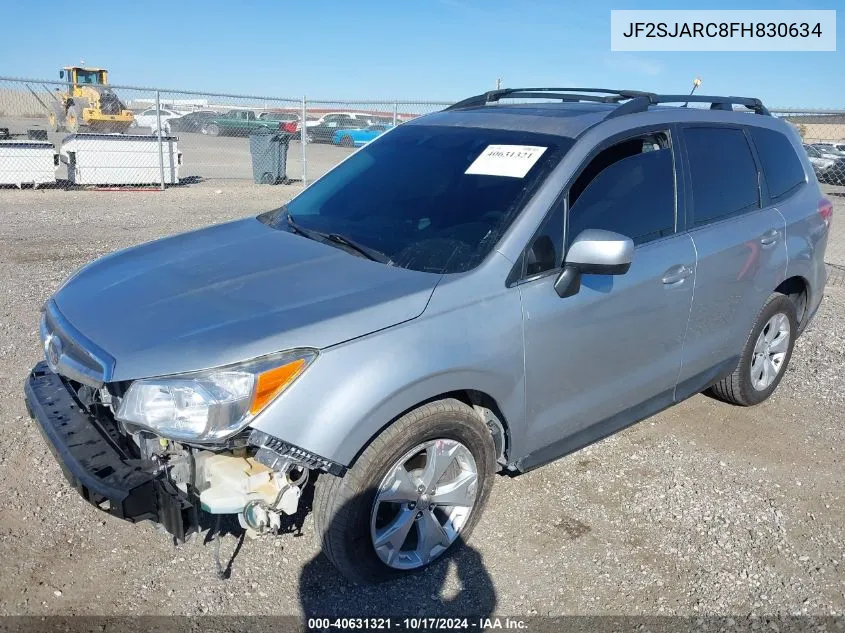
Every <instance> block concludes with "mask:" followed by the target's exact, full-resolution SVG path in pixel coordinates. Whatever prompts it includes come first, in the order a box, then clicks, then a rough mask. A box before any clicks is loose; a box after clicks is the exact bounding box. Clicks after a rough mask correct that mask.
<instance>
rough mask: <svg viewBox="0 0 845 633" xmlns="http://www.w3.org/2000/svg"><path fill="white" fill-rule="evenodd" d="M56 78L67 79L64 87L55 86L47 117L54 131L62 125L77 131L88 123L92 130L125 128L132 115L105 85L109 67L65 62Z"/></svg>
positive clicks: (131, 120)
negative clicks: (84, 65)
mask: <svg viewBox="0 0 845 633" xmlns="http://www.w3.org/2000/svg"><path fill="white" fill-rule="evenodd" d="M59 78H60V79H64V80H65V81H66V82H67V87H66V88H65V90H62V89H60V88H56V91H55V94H54V95H53V96H54V97H55V99H54V100H53V103H52V104H51V107H50V112H49V113H48V115H47V118H48V119H49V122H50V128H51V129H52V130H53V131H54V132H58V131H60V130H61V129H62V128H64V129H65V130H67V131H68V132H71V133H74V132H78V131H79V129H80V127H83V126H84V127H87V128H88V129H89V130H90V131H92V132H126V130H127V129H128V128H129V126H130V125H132V122H133V121H134V120H135V117H134V116H133V115H132V111H131V110H129V109H128V108H127V107H126V105H125V104H124V103H123V102H122V101H121V100H120V99H119V98H118V97H117V95H116V94H115V93H114V92H113V91H112V89H111V88H109V86H108V71H107V70H105V69H103V68H83V67H81V66H66V67H65V68H63V69H62V70H60V71H59Z"/></svg>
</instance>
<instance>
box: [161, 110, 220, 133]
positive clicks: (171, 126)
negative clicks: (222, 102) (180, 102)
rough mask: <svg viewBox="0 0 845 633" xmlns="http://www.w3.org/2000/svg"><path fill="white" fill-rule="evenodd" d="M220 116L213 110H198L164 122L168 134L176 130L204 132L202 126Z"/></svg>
mask: <svg viewBox="0 0 845 633" xmlns="http://www.w3.org/2000/svg"><path fill="white" fill-rule="evenodd" d="M219 116H220V113H219V112H214V111H213V110H197V111H196V112H189V113H188V114H185V115H183V116H180V117H174V118H172V119H167V121H165V122H164V131H165V133H167V134H174V133H176V132H197V133H199V132H202V128H203V127H204V126H205V125H206V124H207V123H208V122H209V121H211V120H212V119H215V118H217V117H219Z"/></svg>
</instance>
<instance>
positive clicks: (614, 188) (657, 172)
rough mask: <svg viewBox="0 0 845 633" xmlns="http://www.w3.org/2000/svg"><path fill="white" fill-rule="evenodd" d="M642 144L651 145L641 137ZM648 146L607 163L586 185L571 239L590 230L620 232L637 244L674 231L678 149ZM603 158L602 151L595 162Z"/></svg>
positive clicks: (572, 213) (573, 214)
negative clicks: (674, 160) (676, 150)
mask: <svg viewBox="0 0 845 633" xmlns="http://www.w3.org/2000/svg"><path fill="white" fill-rule="evenodd" d="M638 145H639V146H640V148H641V149H640V151H642V148H644V147H646V144H644V143H642V142H641V141H639V142H638ZM648 147H649V149H648V150H647V151H645V152H643V153H639V154H634V155H633V156H628V157H626V158H622V159H621V160H618V161H616V162H614V163H613V164H611V165H610V166H609V167H605V168H604V169H603V170H602V171H600V172H599V174H598V175H597V176H596V177H595V178H593V180H592V181H590V183H589V184H587V185H586V188H585V189H584V190H583V192H582V193H581V194H580V195H579V196H578V198H577V199H576V200H575V202H574V204H573V205H572V207H571V208H570V210H569V228H568V229H567V242H568V243H572V240H574V239H575V238H576V237H577V236H578V234H579V233H580V232H581V231H584V230H586V229H605V230H607V231H615V232H616V233H621V234H622V235H625V236H627V237H630V238H631V239H632V240H634V243H635V244H642V243H644V242H648V241H650V240H654V239H657V238H660V237H663V236H666V235H671V234H672V233H674V231H675V177H674V171H673V161H672V150H671V149H668V148H665V149H653V147H651V146H650V145H649V146H648ZM601 158H602V155H601V154H599V156H597V157H596V158H595V159H594V161H593V162H595V161H596V160H601ZM589 168H590V166H589V165H588V166H587V169H589ZM577 184H578V181H576V183H575V185H577ZM575 185H573V187H574V186H575Z"/></svg>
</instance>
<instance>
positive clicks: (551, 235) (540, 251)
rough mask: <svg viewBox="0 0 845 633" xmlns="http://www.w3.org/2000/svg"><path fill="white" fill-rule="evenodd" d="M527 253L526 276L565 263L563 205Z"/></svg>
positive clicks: (539, 233)
mask: <svg viewBox="0 0 845 633" xmlns="http://www.w3.org/2000/svg"><path fill="white" fill-rule="evenodd" d="M531 244H532V246H531V248H529V249H527V250H526V251H525V276H526V277H530V276H532V275H537V274H539V273H542V272H545V271H547V270H554V269H556V268H558V267H559V266H560V265H561V263H562V261H563V205H562V204H561V205H558V207H557V209H556V210H555V211H554V213H552V214H551V215H550V216H549V217H548V218H547V219H546V221H545V223H544V224H543V227H542V228H541V229H540V231H539V232H538V233H537V235H536V237H535V238H534V240H533V241H532V243H531Z"/></svg>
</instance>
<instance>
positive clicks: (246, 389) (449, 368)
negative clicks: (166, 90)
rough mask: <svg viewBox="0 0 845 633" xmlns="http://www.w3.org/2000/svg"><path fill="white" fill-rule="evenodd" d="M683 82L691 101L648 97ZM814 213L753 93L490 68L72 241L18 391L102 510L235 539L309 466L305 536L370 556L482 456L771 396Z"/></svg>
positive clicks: (429, 512) (279, 517)
mask: <svg viewBox="0 0 845 633" xmlns="http://www.w3.org/2000/svg"><path fill="white" fill-rule="evenodd" d="M502 99H506V100H508V101H507V103H506V102H504V101H501V100H502ZM683 101H695V102H704V103H707V104H709V106H710V107H709V109H704V108H687V107H666V106H660V105H659V104H661V103H664V102H665V103H673V102H674V103H677V102H683ZM734 106H738V107H740V108H742V109H743V110H748V111H742V112H739V111H736V112H735V111H733V108H734ZM831 213H832V207H831V204H830V203H829V202H828V201H827V200H825V199H824V198H823V197H822V195H821V193H820V191H819V186H818V183H817V181H816V177H815V175H814V173H813V168H812V165H811V164H810V163H809V161H808V159H807V156H806V154H805V152H804V151H803V150H802V147H801V142H800V139H799V138H798V136H797V134H796V133H795V132H794V131H793V130H792V129H791V128H790V126H789V125H787V124H786V123H784V122H782V121H779V120H778V119H776V118H773V117H772V116H769V113H768V111H767V110H766V108H765V107H764V106H763V105H762V104H761V103H760V102H759V101H758V100H756V99H747V98H734V97H731V98H724V97H701V96H698V97H686V96H684V97H679V96H664V95H655V94H651V93H643V92H633V91H610V90H588V91H581V92H578V91H576V90H572V89H564V88H558V89H551V88H549V89H527V90H501V91H496V92H492V93H487V94H484V95H480V96H478V97H473V98H470V99H467V100H465V101H462V102H461V103H458V104H456V105H455V106H452V107H450V108H448V109H447V110H445V111H443V112H438V113H436V114H432V115H429V116H424V117H420V118H418V119H416V120H414V121H411V122H409V123H406V124H403V125H401V126H399V127H397V128H395V129H393V130H391V131H389V132H387V133H386V134H384V135H383V136H382V137H380V138H379V139H378V140H376V141H374V142H372V143H370V144H368V145H366V146H365V147H364V148H362V149H361V150H359V151H358V152H356V153H354V154H353V155H352V156H350V157H349V158H348V159H347V160H345V161H344V162H343V163H341V164H340V165H338V166H337V167H336V168H335V169H333V170H332V171H331V172H329V173H328V174H326V175H325V176H324V177H323V178H321V179H320V180H318V181H317V182H315V183H314V184H312V185H311V186H310V187H308V188H307V189H306V190H304V191H303V192H302V193H301V194H300V195H299V196H297V197H296V198H295V199H294V200H293V201H292V202H290V203H289V204H287V205H286V206H284V207H282V208H280V209H276V210H274V211H270V212H268V213H265V214H263V215H260V216H258V217H257V218H255V217H250V218H246V219H242V220H238V221H235V222H231V223H228V224H222V225H218V226H212V227H209V228H206V229H202V230H199V231H194V232H191V233H186V234H183V235H177V236H174V237H169V238H166V239H162V240H158V241H155V242H152V243H149V244H144V245H141V246H137V247H134V248H130V249H128V250H124V251H121V252H117V253H114V254H112V255H109V256H107V257H104V258H102V259H99V260H97V261H94V262H92V263H90V264H88V265H87V266H85V267H84V268H82V269H81V270H79V271H78V272H77V273H75V274H74V275H72V276H71V277H70V278H69V279H68V280H67V281H65V282H64V284H63V285H62V286H61V287H60V288H59V289H58V291H57V292H56V293H55V295H53V297H52V298H51V299H50V300H49V301H48V302H47V303H46V305H45V306H44V314H43V318H42V321H41V337H42V341H43V346H44V352H45V357H46V362H41V363H39V364H38V365H37V366H36V367H35V368H34V369H33V370H32V373H31V375H30V376H29V378H28V380H27V382H26V400H27V404H28V407H29V410H30V413H31V415H32V417H33V418H35V420H37V423H38V426H39V428H40V429H41V431H42V432H43V434H44V436H45V438H46V440H47V442H48V443H49V444H50V446H51V448H52V450H53V451H54V453H55V454H56V456H57V458H58V460H59V461H60V462H61V464H62V466H63V469H64V471H65V474H66V476H67V477H68V479H69V480H70V481H71V482H72V484H73V485H74V486H75V487H76V488H77V489H78V490H79V491H80V492H81V493H82V495H83V497H84V498H85V499H86V500H88V501H90V502H92V503H94V504H95V505H97V506H99V507H100V508H102V509H105V510H107V511H109V512H110V513H112V514H114V515H116V516H118V517H121V518H124V519H128V520H130V521H140V520H145V519H149V520H152V521H156V522H158V523H160V524H162V525H163V526H164V528H166V529H167V530H168V531H169V532H170V533H171V534H173V536H174V537H175V538H176V539H177V540H181V539H184V538H185V537H186V536H187V535H189V534H190V533H192V532H194V531H197V530H198V529H199V526H200V525H201V520H202V517H203V516H205V514H204V513H210V514H212V515H217V516H218V517H219V516H220V515H234V516H237V518H238V520H239V521H240V523H241V525H242V526H243V528H244V529H245V530H247V532H248V533H249V534H252V535H257V534H261V533H268V532H270V533H272V532H275V531H277V530H278V529H279V527H280V525H281V523H282V521H287V520H288V519H286V518H285V515H293V514H295V513H297V512H302V511H303V510H304V508H303V506H304V505H305V504H300V498H301V496H302V495H303V492H304V491H306V490H307V487H308V486H310V485H314V487H315V488H314V490H313V493H314V499H313V504H312V507H313V511H314V513H315V525H316V530H317V535H318V538H319V539H320V542H321V544H322V548H323V551H324V552H325V553H326V555H327V556H328V557H329V558H330V559H331V560H332V562H333V563H334V564H335V565H336V566H337V568H338V569H339V570H340V571H341V572H342V573H344V574H345V575H346V576H348V577H349V578H351V579H353V580H356V581H377V580H383V579H386V578H391V577H395V576H398V575H401V574H405V573H408V572H411V571H413V570H416V569H419V568H422V567H424V566H426V565H428V564H429V563H431V562H432V561H434V560H435V559H437V558H439V557H441V556H443V555H445V554H446V553H447V552H448V551H450V549H452V548H453V546H455V545H456V544H457V543H458V542H459V541H460V540H461V539H463V538H465V537H466V536H467V535H468V533H469V532H470V530H471V529H472V527H473V525H474V524H475V523H476V522H477V521H478V519H479V517H480V515H481V513H482V510H483V509H484V505H485V503H486V502H487V499H488V495H489V493H490V488H491V486H492V485H493V480H494V475H495V474H496V473H501V474H507V475H511V476H513V475H518V474H521V473H524V472H526V471H529V470H531V469H533V468H536V467H538V466H541V465H543V464H547V463H549V462H551V461H552V460H555V459H557V458H559V457H561V456H563V455H566V454H568V453H572V452H573V451H576V450H578V449H580V448H582V447H584V446H586V445H588V444H590V443H592V442H595V441H597V440H599V439H601V438H603V437H605V436H607V435H610V434H612V433H615V432H616V431H619V430H620V429H623V428H625V427H627V426H629V425H631V424H633V423H635V422H637V421H639V420H642V419H643V418H646V417H648V416H650V415H653V414H655V413H657V412H658V411H660V410H661V409H665V408H666V407H669V406H671V405H673V404H675V403H677V402H680V401H681V400H684V399H685V398H688V397H690V396H692V395H693V394H696V393H698V392H700V391H702V390H705V389H710V390H711V391H712V393H713V394H715V395H716V396H717V397H719V398H721V399H723V400H726V401H728V402H731V403H734V404H738V405H753V404H757V403H759V402H761V401H763V400H765V399H766V398H768V397H769V396H770V395H771V393H772V392H773V391H774V390H775V388H776V387H777V385H778V383H779V381H780V380H781V378H782V377H783V375H784V373H785V372H786V368H787V365H788V364H789V359H790V355H791V353H792V349H793V345H794V343H795V339H796V338H797V337H798V336H799V335H800V333H801V331H802V330H803V329H804V328H805V327H806V326H807V324H808V323H809V321H810V319H811V318H812V317H813V315H814V313H815V312H816V310H817V309H818V307H819V303H820V302H821V299H822V294H823V289H824V283H825V269H824V264H823V261H824V259H823V257H824V249H825V246H826V243H827V236H828V233H829V228H830V222H831ZM309 492H310V491H309ZM202 525H207V522H205V523H202Z"/></svg>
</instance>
